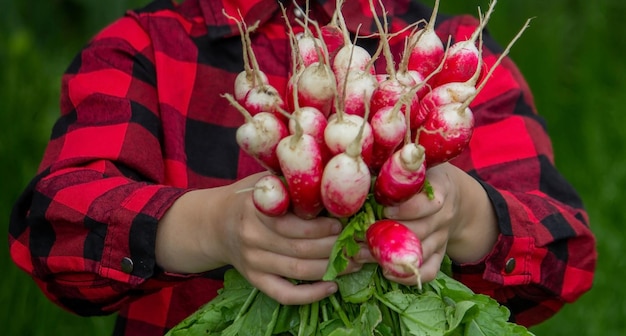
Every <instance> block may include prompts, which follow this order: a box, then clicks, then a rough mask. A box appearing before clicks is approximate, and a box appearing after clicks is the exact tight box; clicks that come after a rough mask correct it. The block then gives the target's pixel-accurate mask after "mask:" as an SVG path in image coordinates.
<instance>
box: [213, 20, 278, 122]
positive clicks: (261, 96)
mask: <svg viewBox="0 0 626 336" xmlns="http://www.w3.org/2000/svg"><path fill="white" fill-rule="evenodd" d="M224 15H226V16H227V17H228V18H230V19H232V20H234V21H236V22H237V26H238V27H239V31H240V33H241V35H242V37H241V40H242V43H243V50H244V67H245V69H244V72H243V73H239V74H238V76H237V78H236V79H235V99H236V100H237V101H238V102H240V103H241V104H242V105H243V106H244V107H245V109H246V110H248V112H249V113H250V114H252V115H255V114H257V113H259V112H271V113H276V114H277V115H278V114H279V113H278V111H277V108H279V107H280V108H283V107H284V102H283V100H282V98H281V97H280V94H279V93H278V90H276V88H274V87H273V86H272V85H270V84H269V83H268V78H267V76H266V75H265V74H264V73H263V72H262V71H261V69H260V68H259V64H258V62H257V59H256V56H255V55H254V51H253V50H252V41H251V40H250V31H252V30H254V29H256V27H257V26H258V22H257V23H255V25H254V26H252V27H249V28H246V27H244V26H243V25H244V23H243V19H242V20H241V21H239V20H237V19H235V18H233V17H231V16H228V15H227V14H226V12H225V11H224Z"/></svg>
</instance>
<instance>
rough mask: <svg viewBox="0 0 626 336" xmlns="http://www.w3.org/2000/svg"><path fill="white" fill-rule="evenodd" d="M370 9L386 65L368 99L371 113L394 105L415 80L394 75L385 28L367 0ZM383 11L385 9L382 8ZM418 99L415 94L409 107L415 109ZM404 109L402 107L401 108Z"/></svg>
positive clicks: (385, 22) (384, 18)
mask: <svg viewBox="0 0 626 336" xmlns="http://www.w3.org/2000/svg"><path fill="white" fill-rule="evenodd" d="M369 3H370V9H371V11H372V13H374V15H373V16H374V22H375V23H376V26H377V27H378V32H379V35H380V43H381V45H382V51H383V55H384V57H385V61H386V67H387V70H386V72H387V76H388V77H387V79H385V80H383V81H381V82H380V83H379V84H378V87H377V88H376V90H374V92H373V93H372V98H371V100H370V110H371V112H372V113H373V114H375V113H376V112H377V111H378V110H379V109H381V108H383V107H385V106H394V105H396V103H397V102H398V101H399V100H400V98H401V97H402V95H403V94H404V93H406V92H407V91H408V90H409V89H410V88H411V87H413V86H415V85H417V82H415V80H414V79H415V78H414V77H413V76H410V75H406V76H403V77H402V80H400V79H399V78H398V76H397V75H396V70H395V68H394V67H395V65H394V59H393V55H392V54H391V47H390V46H389V40H388V39H389V34H388V31H387V29H386V28H383V24H382V23H381V22H380V20H379V19H378V16H377V15H375V14H376V9H375V8H374V3H373V0H369ZM380 5H381V6H382V3H381V4H380ZM382 10H383V13H384V12H385V9H384V8H382ZM383 20H384V26H385V27H387V18H386V16H383ZM418 104H419V101H418V99H417V96H415V97H414V99H412V100H411V103H410V108H411V109H417V108H418ZM403 111H404V108H403Z"/></svg>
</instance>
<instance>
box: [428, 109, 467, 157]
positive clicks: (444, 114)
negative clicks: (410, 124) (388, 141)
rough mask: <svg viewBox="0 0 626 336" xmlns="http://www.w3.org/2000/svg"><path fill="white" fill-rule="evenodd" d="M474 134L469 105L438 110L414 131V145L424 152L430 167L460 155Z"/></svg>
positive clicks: (431, 113)
mask: <svg viewBox="0 0 626 336" xmlns="http://www.w3.org/2000/svg"><path fill="white" fill-rule="evenodd" d="M473 131H474V115H473V113H472V111H471V110H470V109H469V102H465V103H451V104H446V105H442V106H437V107H436V108H435V109H434V110H432V111H431V112H430V114H429V115H428V117H427V118H426V121H425V122H424V123H423V124H422V125H421V126H420V127H418V129H417V142H418V143H419V144H420V145H422V146H424V148H425V150H426V165H427V166H428V167H433V166H435V165H437V164H440V163H443V162H446V161H449V160H451V159H453V158H454V157H456V156H457V155H459V154H460V153H461V152H462V151H463V150H464V149H465V148H466V147H467V144H468V143H469V141H470V138H471V137H472V133H473Z"/></svg>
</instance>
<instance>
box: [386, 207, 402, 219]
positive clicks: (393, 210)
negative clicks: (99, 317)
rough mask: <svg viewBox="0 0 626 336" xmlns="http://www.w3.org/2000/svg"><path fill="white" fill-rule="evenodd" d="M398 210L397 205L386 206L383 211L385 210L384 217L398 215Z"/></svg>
mask: <svg viewBox="0 0 626 336" xmlns="http://www.w3.org/2000/svg"><path fill="white" fill-rule="evenodd" d="M399 211H400V210H399V209H398V207H386V208H385V210H384V212H385V217H387V218H395V217H396V216H397V215H398V212H399Z"/></svg>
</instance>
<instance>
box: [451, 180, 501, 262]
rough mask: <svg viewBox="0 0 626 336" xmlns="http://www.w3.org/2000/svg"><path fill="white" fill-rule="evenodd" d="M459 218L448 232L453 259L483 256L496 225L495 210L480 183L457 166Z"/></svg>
mask: <svg viewBox="0 0 626 336" xmlns="http://www.w3.org/2000/svg"><path fill="white" fill-rule="evenodd" d="M457 174H458V175H459V178H457V179H455V180H456V181H457V183H458V186H459V193H458V197H459V216H458V217H459V220H458V222H457V226H456V227H455V228H454V230H453V232H452V233H451V235H450V239H449V242H448V248H447V253H448V255H449V256H450V258H451V259H452V260H454V261H455V262H457V263H472V262H476V261H478V260H481V259H483V258H484V257H485V256H486V255H487V254H488V253H489V252H491V250H492V249H493V246H494V245H495V243H496V241H497V239H498V235H499V233H500V232H499V228H498V222H497V217H496V214H495V210H494V208H493V205H492V203H491V200H490V199H489V196H488V195H487V192H486V191H485V189H484V188H483V187H482V185H481V184H480V183H479V182H478V181H476V180H475V179H474V178H473V177H472V176H470V175H468V174H466V173H465V172H463V171H461V170H458V171H457Z"/></svg>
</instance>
